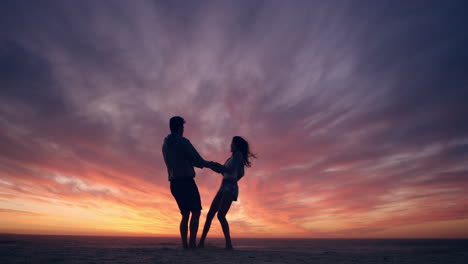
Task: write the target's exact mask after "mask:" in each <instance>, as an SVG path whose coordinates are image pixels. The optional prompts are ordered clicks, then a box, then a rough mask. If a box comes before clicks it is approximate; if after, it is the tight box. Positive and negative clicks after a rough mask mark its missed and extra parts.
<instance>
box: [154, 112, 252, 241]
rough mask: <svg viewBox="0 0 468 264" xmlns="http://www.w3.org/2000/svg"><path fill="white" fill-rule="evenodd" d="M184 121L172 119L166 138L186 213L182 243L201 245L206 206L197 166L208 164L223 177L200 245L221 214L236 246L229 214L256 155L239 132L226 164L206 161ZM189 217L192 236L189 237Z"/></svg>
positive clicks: (174, 187) (172, 179)
mask: <svg viewBox="0 0 468 264" xmlns="http://www.w3.org/2000/svg"><path fill="white" fill-rule="evenodd" d="M184 124H185V120H184V119H183V118H182V117H180V116H174V117H172V118H171V119H170V120H169V128H170V130H171V134H169V135H168V136H167V137H166V138H165V139H164V144H163V148H162V152H163V156H164V161H165V163H166V167H167V172H168V175H169V181H170V186H171V193H172V195H173V196H174V198H175V200H176V201H177V205H178V206H179V209H180V213H181V214H182V220H181V221H180V236H181V238H182V245H183V247H184V248H195V247H197V245H196V238H197V232H198V221H199V219H200V211H201V209H202V206H201V200H200V193H199V192H198V188H197V185H196V184H195V180H194V177H195V170H194V168H193V167H197V168H204V167H206V168H210V169H212V170H213V171H215V172H217V173H221V174H222V176H223V180H222V183H221V187H220V188H219V190H218V192H217V193H216V196H215V197H214V199H213V202H212V203H211V206H210V210H209V211H208V214H207V216H206V222H205V226H204V228H203V233H202V236H201V238H200V241H199V243H198V247H199V248H203V247H204V244H205V239H206V236H207V234H208V231H209V230H210V226H211V222H212V220H213V218H214V216H215V215H216V214H217V217H218V220H219V222H220V224H221V227H222V229H223V233H224V237H225V239H226V249H232V243H231V237H230V232H229V224H228V222H227V220H226V214H227V212H228V211H229V208H230V207H231V203H232V201H237V196H238V194H239V187H238V185H237V181H239V180H240V179H241V178H242V177H243V176H244V167H245V166H247V167H250V161H249V158H250V157H255V155H253V154H252V153H251V152H250V150H249V144H248V143H247V141H245V140H244V139H243V138H242V137H239V136H235V137H233V138H232V142H231V152H232V155H231V156H230V157H229V158H228V159H227V160H226V162H225V163H224V165H221V164H219V163H217V162H213V161H206V160H204V159H203V158H202V157H201V156H200V154H198V152H197V150H196V149H195V148H194V147H193V146H192V144H191V143H190V141H189V140H188V139H186V138H184V137H183V133H184ZM189 220H190V240H189V241H187V233H188V223H189Z"/></svg>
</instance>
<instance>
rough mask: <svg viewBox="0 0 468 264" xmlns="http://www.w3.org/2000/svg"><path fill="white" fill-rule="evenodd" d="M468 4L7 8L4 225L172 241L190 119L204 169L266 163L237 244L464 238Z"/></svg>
mask: <svg viewBox="0 0 468 264" xmlns="http://www.w3.org/2000/svg"><path fill="white" fill-rule="evenodd" d="M467 8H468V5H467V4H466V1H370V0H369V1H256V0H254V1H250V0H246V1H193V2H192V1H126V0H122V1H113V0H111V1H71V0H66V1H61V0H60V1H59V0H57V1H1V2H0V32H1V34H0V233H21V234H74V235H136V236H177V235H178V232H179V231H178V228H179V220H180V214H179V211H178V208H177V205H176V202H175V200H174V199H173V197H172V195H171V193H170V190H169V182H168V180H167V172H166V167H165V164H164V161H163V158H162V153H161V147H162V142H163V139H164V137H165V136H166V135H167V134H168V133H169V127H168V120H169V118H170V117H171V116H173V115H180V116H182V117H184V118H185V120H186V121H187V123H186V125H185V134H184V136H186V137H187V138H188V139H189V140H190V141H191V142H192V144H193V145H194V146H195V147H196V148H197V150H198V151H199V153H200V154H201V155H202V156H203V157H204V158H205V159H206V160H214V161H217V162H220V163H223V162H224V161H225V160H226V159H227V158H228V157H229V155H230V152H229V150H230V149H229V146H230V141H231V138H232V137H233V136H236V135H239V136H243V137H245V138H246V139H247V140H248V141H249V142H250V144H251V147H252V150H253V152H254V153H256V154H257V155H258V159H255V160H253V164H252V168H249V169H246V175H245V177H244V178H243V179H242V180H241V181H240V182H239V188H240V194H239V200H238V202H235V203H233V205H232V207H231V211H230V212H229V214H228V217H227V218H228V220H229V222H230V225H231V233H232V236H233V237H307V238H337V237H340V238H341V237H350V238H375V237H377V238H385V237H392V238H394V237H395V238H400V237H402V238H406V237H440V238H447V237H463V238H468V103H467V100H468V74H467V72H468V30H467V29H466V25H467V24H468V16H466V11H467ZM196 173H197V176H196V178H195V179H196V182H197V185H198V187H199V189H200V193H201V197H202V205H203V208H204V209H203V211H202V217H201V221H200V225H201V226H202V225H203V223H204V220H205V215H206V212H207V210H208V208H209V206H210V203H211V200H212V199H213V197H214V195H215V194H216V192H217V189H218V188H219V185H220V182H221V177H220V175H219V174H216V173H214V172H212V171H210V170H209V169H197V170H196ZM210 235H212V236H222V232H221V228H220V225H219V223H218V222H217V221H213V226H212V231H210Z"/></svg>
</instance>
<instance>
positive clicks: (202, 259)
mask: <svg viewBox="0 0 468 264" xmlns="http://www.w3.org/2000/svg"><path fill="white" fill-rule="evenodd" d="M0 263H2V264H14V263H40V264H48V263H80V264H81V263H83V264H84V263H89V264H91V263H96V264H98V263H113V264H114V263H145V264H146V263H207V264H215V263H221V264H223V263H392V264H394V263H425V264H427V263H444V264H457V263H463V264H466V263H468V252H467V250H466V249H465V250H463V249H449V248H448V249H444V250H440V251H421V252H398V251H395V252H392V251H389V252H379V253H372V252H355V253H353V252H333V251H325V252H314V253H309V252H292V251H261V250H234V251H227V250H224V249H220V248H209V249H196V250H184V249H178V248H166V247H161V248H91V247H54V248H51V247H21V248H19V247H15V246H14V245H8V244H6V245H0Z"/></svg>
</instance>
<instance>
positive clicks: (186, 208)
mask: <svg viewBox="0 0 468 264" xmlns="http://www.w3.org/2000/svg"><path fill="white" fill-rule="evenodd" d="M171 193H172V196H174V198H175V199H176V201H177V205H178V206H179V209H180V213H182V214H183V213H184V212H190V211H192V212H193V211H200V210H201V209H202V206H201V200H200V193H199V192H198V188H197V185H196V184H195V180H193V179H184V180H172V181H171Z"/></svg>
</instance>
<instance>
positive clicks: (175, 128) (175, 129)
mask: <svg viewBox="0 0 468 264" xmlns="http://www.w3.org/2000/svg"><path fill="white" fill-rule="evenodd" d="M184 124H185V120H184V119H183V118H182V117H180V116H173V117H171V119H169V128H170V129H171V133H172V134H177V133H180V135H182V134H183V133H184Z"/></svg>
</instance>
